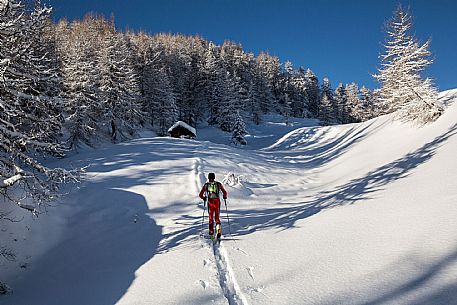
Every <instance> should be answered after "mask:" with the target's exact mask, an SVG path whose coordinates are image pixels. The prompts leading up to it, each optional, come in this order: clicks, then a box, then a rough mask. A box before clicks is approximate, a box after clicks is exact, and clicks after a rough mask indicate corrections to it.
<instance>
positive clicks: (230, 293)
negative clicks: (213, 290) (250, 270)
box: [213, 244, 249, 305]
mask: <svg viewBox="0 0 457 305" xmlns="http://www.w3.org/2000/svg"><path fill="white" fill-rule="evenodd" d="M213 252H214V259H215V262H216V267H217V273H218V276H219V284H220V286H221V288H222V292H223V293H224V296H225V297H226V299H227V301H228V303H229V305H249V303H248V301H247V300H246V297H245V296H244V295H243V293H242V292H241V289H240V286H239V285H238V282H237V280H236V278H235V276H234V272H233V269H232V267H231V266H230V262H229V259H228V255H227V251H226V250H225V248H224V247H223V246H222V245H214V244H213Z"/></svg>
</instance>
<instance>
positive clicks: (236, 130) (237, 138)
mask: <svg viewBox="0 0 457 305" xmlns="http://www.w3.org/2000/svg"><path fill="white" fill-rule="evenodd" d="M245 135H246V124H245V123H244V121H243V117H242V116H241V114H240V112H239V111H237V112H236V114H235V121H234V122H233V130H232V142H233V143H234V144H235V145H238V144H240V145H246V144H247V142H246V139H245V138H244V136H245Z"/></svg>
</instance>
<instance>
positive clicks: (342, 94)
mask: <svg viewBox="0 0 457 305" xmlns="http://www.w3.org/2000/svg"><path fill="white" fill-rule="evenodd" d="M347 102H348V100H347V93H346V88H345V87H344V85H343V84H342V83H340V84H339V85H338V87H336V89H335V93H334V95H333V103H334V111H335V118H336V120H337V121H338V122H339V123H343V124H344V123H347V122H348V120H347V116H348V113H347V109H346V107H347V106H346V105H347Z"/></svg>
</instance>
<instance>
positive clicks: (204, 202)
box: [200, 200, 206, 236]
mask: <svg viewBox="0 0 457 305" xmlns="http://www.w3.org/2000/svg"><path fill="white" fill-rule="evenodd" d="M205 210H206V200H203V215H202V225H201V228H200V236H203V222H204V220H205Z"/></svg>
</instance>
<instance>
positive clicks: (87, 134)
mask: <svg viewBox="0 0 457 305" xmlns="http://www.w3.org/2000/svg"><path fill="white" fill-rule="evenodd" d="M86 30H87V29H86V27H85V25H84V24H83V23H74V24H73V26H72V28H71V29H70V26H69V24H68V22H66V21H61V22H59V24H57V25H56V27H55V31H56V32H57V36H58V46H57V50H58V55H59V58H60V61H61V64H60V73H61V75H62V82H63V98H64V115H65V117H66V123H65V127H66V128H67V130H68V133H69V135H68V139H67V144H68V146H69V147H70V148H72V149H77V148H78V146H79V145H80V144H81V143H85V144H87V145H90V146H92V145H94V141H95V137H96V135H97V131H98V127H99V126H98V122H99V121H100V120H101V118H102V117H101V115H100V114H101V113H102V110H101V109H100V107H101V106H100V103H99V98H100V95H99V90H98V88H97V86H96V84H97V80H98V70H97V69H94V67H95V66H96V58H95V52H94V45H93V44H92V42H91V41H90V40H88V39H86V38H87V37H86V36H87V34H86Z"/></svg>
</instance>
